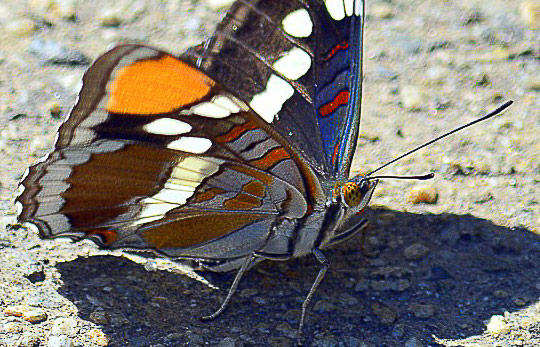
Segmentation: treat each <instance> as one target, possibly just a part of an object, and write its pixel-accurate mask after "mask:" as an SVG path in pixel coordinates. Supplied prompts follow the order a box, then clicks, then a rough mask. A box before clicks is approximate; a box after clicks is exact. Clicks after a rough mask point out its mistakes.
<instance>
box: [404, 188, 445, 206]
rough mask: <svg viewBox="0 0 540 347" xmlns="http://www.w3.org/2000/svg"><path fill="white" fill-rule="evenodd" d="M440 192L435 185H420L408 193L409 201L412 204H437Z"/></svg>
mask: <svg viewBox="0 0 540 347" xmlns="http://www.w3.org/2000/svg"><path fill="white" fill-rule="evenodd" d="M438 197H439V194H438V193H437V189H435V187H433V186H427V185H426V186H419V187H415V188H413V189H411V190H410V191H409V192H408V193H407V202H409V203H412V204H415V205H416V204H422V203H424V204H435V203H436V202H437V199H438Z"/></svg>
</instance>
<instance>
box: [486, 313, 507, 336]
mask: <svg viewBox="0 0 540 347" xmlns="http://www.w3.org/2000/svg"><path fill="white" fill-rule="evenodd" d="M486 329H487V331H488V333H490V334H492V335H499V334H506V333H508V332H509V331H510V325H508V324H507V323H506V320H505V319H504V317H503V316H499V315H495V316H492V317H491V318H490V319H489V323H488V324H487V326H486Z"/></svg>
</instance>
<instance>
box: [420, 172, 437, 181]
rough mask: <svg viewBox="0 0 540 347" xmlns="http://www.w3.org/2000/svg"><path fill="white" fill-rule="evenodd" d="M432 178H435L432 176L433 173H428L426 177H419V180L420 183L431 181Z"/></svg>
mask: <svg viewBox="0 0 540 347" xmlns="http://www.w3.org/2000/svg"><path fill="white" fill-rule="evenodd" d="M433 177H435V174H434V173H433V172H430V173H428V174H427V175H424V176H423V177H421V178H420V180H422V181H425V180H430V179H432V178H433Z"/></svg>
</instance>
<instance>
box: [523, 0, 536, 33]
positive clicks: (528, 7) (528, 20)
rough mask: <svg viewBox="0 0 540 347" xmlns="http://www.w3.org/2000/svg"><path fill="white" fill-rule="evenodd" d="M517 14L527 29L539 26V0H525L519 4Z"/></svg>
mask: <svg viewBox="0 0 540 347" xmlns="http://www.w3.org/2000/svg"><path fill="white" fill-rule="evenodd" d="M519 14H520V16H521V20H523V22H524V23H525V24H527V26H528V27H529V29H539V28H540V1H539V0H525V1H522V2H521V4H520V5H519Z"/></svg>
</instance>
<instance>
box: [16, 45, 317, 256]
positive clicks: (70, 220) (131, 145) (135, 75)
mask: <svg viewBox="0 0 540 347" xmlns="http://www.w3.org/2000/svg"><path fill="white" fill-rule="evenodd" d="M320 196H322V194H321V192H320V187H319V186H318V181H317V178H316V177H315V176H314V174H313V173H312V172H311V170H310V169H309V167H308V165H307V164H306V163H304V162H303V161H302V160H301V159H300V157H299V154H298V153H296V152H295V151H294V150H293V149H292V148H290V147H288V146H287V142H286V140H285V139H283V138H282V137H281V136H280V135H279V134H277V133H275V132H273V131H272V129H271V128H270V127H269V126H268V124H267V123H266V122H265V121H264V120H262V119H261V118H260V117H258V116H257V115H255V114H254V113H253V112H252V111H251V109H250V108H249V107H247V106H246V105H245V104H244V103H242V102H241V101H239V100H238V99H237V98H235V97H234V96H232V95H231V94H229V93H226V92H225V91H224V90H223V89H221V88H220V86H219V85H218V84H217V83H216V82H215V81H213V80H212V79H210V78H209V77H208V76H206V75H205V74H203V73H202V72H200V71H199V70H197V69H195V68H193V67H191V66H190V65H189V64H186V63H185V62H183V61H181V60H179V59H177V58H175V57H173V56H171V55H169V54H166V53H164V52H161V51H158V50H155V49H152V48H149V47H144V46H134V45H126V46H120V47H117V48H115V49H113V50H112V51H110V52H108V53H106V54H105V55H104V56H102V57H101V58H100V59H98V60H97V61H96V62H95V63H94V64H93V65H92V67H91V68H90V69H89V70H88V72H87V73H86V75H85V77H84V85H83V89H82V91H81V93H80V98H79V101H78V103H77V105H76V106H75V107H74V109H73V111H72V113H71V115H70V117H69V118H68V119H67V120H66V121H65V123H64V124H63V125H62V126H61V127H60V129H59V136H58V139H57V141H56V144H55V149H54V151H53V152H52V153H50V154H49V155H48V156H46V157H45V158H44V159H42V161H41V162H38V163H37V164H35V165H34V166H32V167H31V168H30V169H29V171H28V172H27V174H26V176H25V177H24V179H23V180H22V182H21V194H20V195H19V197H18V198H17V202H18V203H19V204H20V206H21V212H20V214H19V220H20V221H21V222H29V223H32V224H34V225H35V226H37V228H38V229H39V232H40V234H41V236H42V237H46V238H49V237H57V236H69V237H72V238H76V239H77V238H91V239H94V240H95V241H96V242H98V243H99V244H101V245H102V246H106V247H110V248H118V247H127V248H135V249H149V248H150V249H154V250H156V251H158V252H162V253H165V254H167V255H170V256H197V257H199V255H200V253H201V252H200V249H201V247H203V248H205V252H206V253H205V254H207V256H208V258H212V257H216V258H220V257H222V256H223V252H225V251H224V250H225V249H230V248H227V245H231V246H232V245H234V242H237V241H238V240H237V238H239V237H246V236H247V234H249V236H250V237H249V240H250V242H248V243H245V244H243V245H241V246H238V248H237V250H236V251H230V253H231V254H230V256H231V257H238V256H242V255H244V254H247V253H250V252H253V250H254V249H256V247H260V245H261V244H262V243H263V242H264V240H265V238H266V237H267V235H268V232H269V230H270V228H271V226H272V225H273V223H275V221H276V220H277V218H301V217H302V216H304V215H305V214H306V213H307V211H308V204H310V203H312V199H314V197H320ZM217 239H220V241H221V242H220V247H217V248H216V247H215V246H213V244H212V241H214V240H217ZM228 242H230V243H228Z"/></svg>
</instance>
